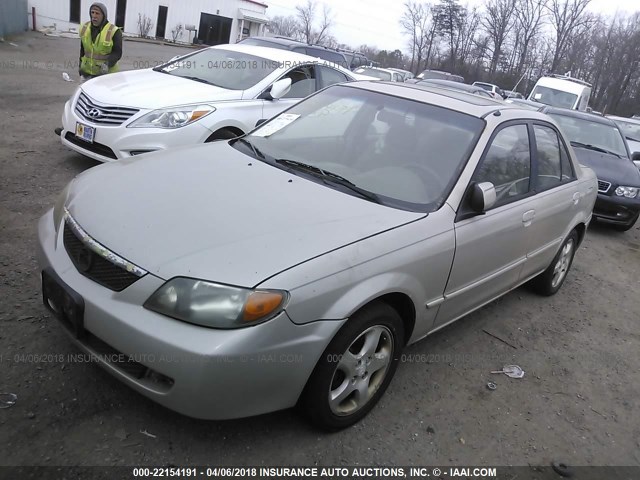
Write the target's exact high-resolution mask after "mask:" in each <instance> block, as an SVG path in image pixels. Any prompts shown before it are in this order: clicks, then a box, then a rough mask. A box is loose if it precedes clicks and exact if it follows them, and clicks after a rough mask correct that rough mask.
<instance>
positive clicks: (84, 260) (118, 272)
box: [63, 222, 140, 292]
mask: <svg viewBox="0 0 640 480" xmlns="http://www.w3.org/2000/svg"><path fill="white" fill-rule="evenodd" d="M63 243H64V248H65V250H66V251H67V253H68V254H69V258H71V261H72V262H73V264H74V266H75V267H76V269H77V270H78V272H80V273H81V274H82V275H84V276H85V277H87V278H89V279H91V280H93V281H94V282H96V283H99V284H100V285H102V286H103V287H107V288H108V289H110V290H113V291H116V292H120V291H122V290H124V289H125V288H127V287H128V286H129V285H131V284H132V283H134V282H135V281H136V280H138V279H139V278H140V277H139V276H137V275H134V274H133V273H131V272H128V271H126V270H125V269H124V268H122V267H120V266H118V265H115V264H113V263H111V262H110V261H109V260H107V259H106V258H104V257H101V256H100V255H98V254H97V253H95V252H94V251H93V250H91V249H90V248H88V247H87V246H86V245H85V244H84V242H83V241H82V240H81V239H80V238H79V237H78V236H76V234H75V232H74V231H73V230H72V229H71V227H69V225H68V224H67V223H66V222H65V225H64V233H63Z"/></svg>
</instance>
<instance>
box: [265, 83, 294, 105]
mask: <svg viewBox="0 0 640 480" xmlns="http://www.w3.org/2000/svg"><path fill="white" fill-rule="evenodd" d="M289 90H291V79H290V78H281V79H280V80H278V81H276V82H274V83H273V85H271V90H269V96H270V97H271V99H272V100H277V99H278V98H282V97H284V96H285V95H286V94H287V93H288V92H289Z"/></svg>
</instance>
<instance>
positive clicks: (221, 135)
mask: <svg viewBox="0 0 640 480" xmlns="http://www.w3.org/2000/svg"><path fill="white" fill-rule="evenodd" d="M239 136H240V135H239V134H237V133H235V132H232V131H231V130H228V129H226V128H221V129H220V130H217V131H215V132H213V133H212V134H211V135H209V138H207V140H205V143H211V142H216V141H218V140H231V139H232V138H236V137H239Z"/></svg>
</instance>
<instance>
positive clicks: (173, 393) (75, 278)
mask: <svg viewBox="0 0 640 480" xmlns="http://www.w3.org/2000/svg"><path fill="white" fill-rule="evenodd" d="M60 230H62V229H60ZM37 249H38V251H37V258H38V263H39V265H40V268H41V270H46V271H48V272H54V273H55V277H57V279H58V281H61V282H63V283H64V285H66V286H67V287H68V288H69V289H70V290H71V291H73V292H75V293H76V294H78V295H79V297H81V298H82V301H83V304H84V305H83V307H84V315H83V322H84V325H83V327H84V330H85V332H84V334H83V335H82V336H80V338H78V337H77V336H76V335H75V332H73V331H72V330H70V329H67V331H68V333H69V335H70V336H71V338H72V339H73V341H74V342H75V343H76V344H77V345H78V346H79V347H80V348H81V349H82V350H83V351H85V352H86V353H88V354H90V355H91V356H92V359H93V361H94V362H95V363H97V364H98V365H100V366H101V367H102V368H104V369H105V370H107V371H108V372H109V373H111V374H112V375H113V376H115V377H116V378H118V379H119V380H121V381H122V382H124V383H126V384H127V385H128V386H130V387H131V388H133V389H134V390H136V391H138V392H140V393H141V394H143V395H145V396H147V397H149V398H150V399H152V400H154V401H156V402H157V403H159V404H161V405H164V406H165V407H168V408H170V409H171V410H175V411H177V412H179V413H182V414H184V415H188V416H190V417H195V418H204V419H218V420H221V419H230V418H239V417H246V416H251V415H258V414H262V413H267V412H272V411H275V410H280V409H284V408H288V407H291V406H293V405H295V404H296V402H297V400H298V397H299V396H300V394H301V392H302V390H303V388H304V386H305V384H306V382H307V379H308V378H309V376H310V375H311V373H312V371H313V368H314V367H315V365H316V363H317V361H318V359H319V358H320V356H321V355H322V352H323V351H324V350H325V348H326V346H327V345H328V343H329V341H330V340H331V339H332V338H333V336H334V335H335V333H336V332H337V331H338V329H339V328H340V327H341V326H342V324H343V322H344V321H318V322H312V323H310V324H306V325H296V324H294V323H293V322H292V321H291V320H290V319H289V317H288V316H287V314H286V312H283V313H281V314H280V315H279V316H278V317H276V318H274V319H273V320H270V321H268V322H265V323H263V324H260V325H257V326H255V327H250V328H243V329H237V330H214V329H209V328H204V327H199V326H197V325H191V324H188V323H185V322H180V321H177V320H174V319H171V318H168V317H165V316H163V315H160V314H157V313H155V312H151V311H149V310H146V309H144V308H143V307H142V304H143V303H144V301H145V300H146V299H147V298H148V297H149V296H150V295H151V293H153V292H154V291H155V290H156V289H157V288H158V287H160V286H161V285H162V284H163V283H164V280H163V279H161V278H158V277H156V276H154V275H152V274H150V273H149V274H147V275H145V276H144V277H141V278H140V279H139V280H138V281H136V282H135V283H133V284H132V285H130V286H129V287H127V288H125V289H124V290H123V291H121V292H113V291H111V290H109V289H107V288H105V287H102V286H100V285H99V284H97V283H95V282H93V281H92V280H90V279H88V278H86V277H85V276H83V275H81V274H80V273H79V272H78V271H77V270H76V268H75V267H74V265H73V263H72V262H71V260H70V258H69V256H68V255H67V252H66V250H65V248H64V245H63V242H62V234H61V231H58V232H56V230H55V228H54V224H53V212H52V210H50V211H49V212H47V213H46V214H45V215H44V216H43V217H42V218H41V219H40V221H39V224H38V247H37ZM123 357H125V358H127V359H132V360H134V361H135V362H133V364H132V363H131V362H124V363H123V362H120V361H119V360H121V359H122V358H123ZM129 367H133V368H129Z"/></svg>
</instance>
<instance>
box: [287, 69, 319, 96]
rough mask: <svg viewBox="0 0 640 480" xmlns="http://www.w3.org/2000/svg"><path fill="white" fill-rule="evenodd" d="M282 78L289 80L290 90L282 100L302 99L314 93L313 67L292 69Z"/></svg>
mask: <svg viewBox="0 0 640 480" xmlns="http://www.w3.org/2000/svg"><path fill="white" fill-rule="evenodd" d="M282 78H290V79H291V90H289V91H288V92H287V94H286V95H285V96H284V97H283V98H304V97H306V96H308V95H311V94H312V93H313V92H315V91H316V75H315V68H314V66H313V65H303V66H300V67H297V68H294V69H293V70H291V71H290V72H289V73H287V74H286V75H284V76H283V77H282Z"/></svg>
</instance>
